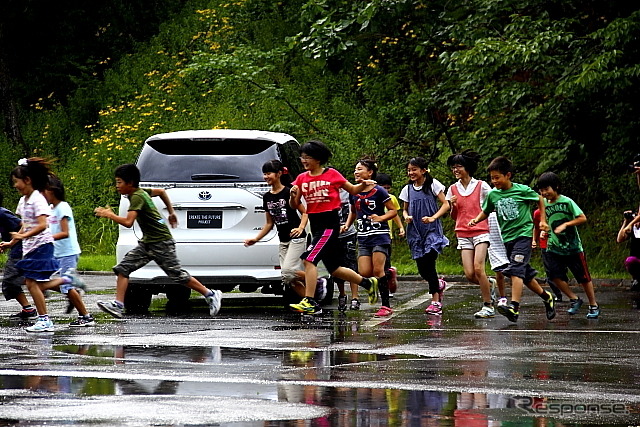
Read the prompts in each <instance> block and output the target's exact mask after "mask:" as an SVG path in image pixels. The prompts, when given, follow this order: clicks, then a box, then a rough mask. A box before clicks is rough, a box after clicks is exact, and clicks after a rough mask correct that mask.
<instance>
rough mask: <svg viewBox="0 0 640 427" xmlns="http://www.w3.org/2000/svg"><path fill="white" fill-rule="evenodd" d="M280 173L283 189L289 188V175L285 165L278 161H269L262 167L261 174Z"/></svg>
mask: <svg viewBox="0 0 640 427" xmlns="http://www.w3.org/2000/svg"><path fill="white" fill-rule="evenodd" d="M278 172H282V175H280V182H281V183H282V185H284V186H285V187H291V182H292V181H291V175H289V170H288V169H287V167H286V166H285V165H283V164H282V162H281V161H280V160H269V161H268V162H265V163H264V164H263V165H262V173H278Z"/></svg>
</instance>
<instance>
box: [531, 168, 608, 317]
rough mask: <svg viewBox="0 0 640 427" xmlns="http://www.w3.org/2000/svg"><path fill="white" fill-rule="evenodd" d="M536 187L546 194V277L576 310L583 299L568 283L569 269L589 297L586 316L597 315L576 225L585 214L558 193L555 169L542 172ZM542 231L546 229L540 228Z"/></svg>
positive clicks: (572, 312) (569, 310)
mask: <svg viewBox="0 0 640 427" xmlns="http://www.w3.org/2000/svg"><path fill="white" fill-rule="evenodd" d="M538 189H539V190H540V194H541V195H542V197H544V198H545V214H546V217H547V221H548V223H549V232H548V241H547V252H546V259H547V266H548V269H549V272H548V275H549V279H551V280H552V281H553V282H554V283H555V284H556V286H557V287H559V288H560V289H561V290H562V292H563V293H564V294H565V295H566V296H567V297H569V302H570V304H571V305H570V307H569V309H568V310H567V312H568V313H569V314H576V313H577V312H578V310H579V309H580V307H581V306H582V304H583V301H582V298H580V297H578V296H577V295H576V294H575V293H574V292H573V291H572V290H571V288H570V287H569V284H568V283H567V281H568V280H569V279H568V277H567V270H571V273H572V274H573V276H574V277H575V278H576V281H577V282H578V283H580V284H581V285H582V287H583V288H584V292H585V294H586V295H587V298H588V300H589V312H588V313H587V319H597V318H598V316H599V315H600V307H599V306H598V303H597V301H596V295H595V291H594V289H593V283H592V282H591V275H590V274H589V268H588V266H587V259H586V257H585V254H584V250H583V249H582V242H581V241H580V234H578V229H577V228H576V226H578V225H581V224H584V223H586V222H587V217H586V216H585V214H584V213H583V212H582V210H581V209H580V208H579V207H578V205H577V204H576V203H575V202H574V201H573V200H572V199H570V198H569V197H567V196H565V195H563V194H562V193H561V183H560V178H559V177H558V175H556V174H555V173H553V172H545V173H543V174H542V175H540V178H538ZM542 233H545V231H544V230H542Z"/></svg>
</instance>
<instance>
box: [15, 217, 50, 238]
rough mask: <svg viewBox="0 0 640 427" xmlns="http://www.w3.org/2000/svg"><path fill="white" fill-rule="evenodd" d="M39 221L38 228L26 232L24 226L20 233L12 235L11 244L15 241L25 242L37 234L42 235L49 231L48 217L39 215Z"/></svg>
mask: <svg viewBox="0 0 640 427" xmlns="http://www.w3.org/2000/svg"><path fill="white" fill-rule="evenodd" d="M37 221H38V223H37V224H36V226H35V227H33V228H32V229H31V230H29V231H24V226H22V228H21V229H20V231H18V232H17V233H16V232H13V233H11V237H12V240H11V242H13V240H24V239H26V238H27V237H32V236H35V235H37V234H40V233H42V232H43V231H44V230H46V229H47V215H39V216H38V217H37Z"/></svg>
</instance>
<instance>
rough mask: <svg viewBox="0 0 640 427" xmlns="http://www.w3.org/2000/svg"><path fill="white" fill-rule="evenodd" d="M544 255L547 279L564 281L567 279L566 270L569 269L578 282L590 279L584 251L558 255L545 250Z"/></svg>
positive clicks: (585, 281) (586, 281)
mask: <svg viewBox="0 0 640 427" xmlns="http://www.w3.org/2000/svg"><path fill="white" fill-rule="evenodd" d="M544 257H545V263H544V264H545V269H546V270H547V276H549V279H561V280H564V281H565V282H567V281H569V278H568V276H567V270H571V273H572V274H573V277H575V278H576V281H577V282H578V283H580V284H582V283H588V282H590V281H591V275H590V274H589V267H587V258H586V257H585V255H584V252H578V253H576V254H570V255H560V254H556V253H554V252H549V251H547V252H546V253H545V255H544Z"/></svg>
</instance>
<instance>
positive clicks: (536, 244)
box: [532, 209, 562, 302]
mask: <svg viewBox="0 0 640 427" xmlns="http://www.w3.org/2000/svg"><path fill="white" fill-rule="evenodd" d="M548 237H549V234H548V233H547V232H546V231H542V230H541V229H540V209H536V210H535V211H533V243H532V245H533V248H534V249H535V248H540V257H541V258H542V265H543V266H544V271H545V274H546V275H547V277H546V278H545V283H546V284H548V285H549V287H550V288H551V292H553V295H554V298H555V300H556V302H562V291H561V290H560V289H559V288H558V287H557V286H556V285H555V283H553V280H551V279H550V278H549V265H548V260H547V240H548Z"/></svg>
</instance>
